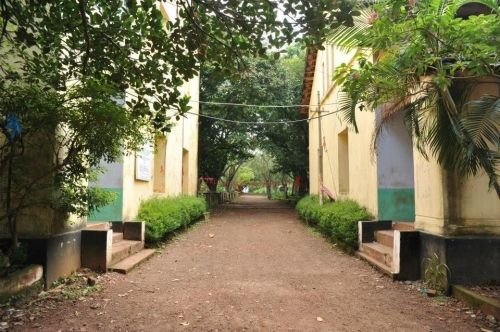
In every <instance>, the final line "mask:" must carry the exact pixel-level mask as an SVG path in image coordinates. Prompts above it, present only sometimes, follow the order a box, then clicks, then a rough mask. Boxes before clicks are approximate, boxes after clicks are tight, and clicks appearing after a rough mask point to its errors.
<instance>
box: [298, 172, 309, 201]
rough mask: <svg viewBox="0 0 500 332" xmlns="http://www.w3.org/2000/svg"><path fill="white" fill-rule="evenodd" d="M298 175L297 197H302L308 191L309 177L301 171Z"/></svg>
mask: <svg viewBox="0 0 500 332" xmlns="http://www.w3.org/2000/svg"><path fill="white" fill-rule="evenodd" d="M299 175H300V184H299V195H300V196H304V195H306V194H307V192H308V190H309V177H308V176H307V172H306V171H301V172H300V173H299Z"/></svg>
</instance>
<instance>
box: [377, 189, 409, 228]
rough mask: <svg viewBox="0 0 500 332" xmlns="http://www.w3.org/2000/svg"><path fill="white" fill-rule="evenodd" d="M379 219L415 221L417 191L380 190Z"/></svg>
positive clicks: (378, 192) (378, 198)
mask: <svg viewBox="0 0 500 332" xmlns="http://www.w3.org/2000/svg"><path fill="white" fill-rule="evenodd" d="M377 194H378V197H377V200H378V219H380V220H405V221H414V220H415V189H413V188H379V189H378V191H377Z"/></svg>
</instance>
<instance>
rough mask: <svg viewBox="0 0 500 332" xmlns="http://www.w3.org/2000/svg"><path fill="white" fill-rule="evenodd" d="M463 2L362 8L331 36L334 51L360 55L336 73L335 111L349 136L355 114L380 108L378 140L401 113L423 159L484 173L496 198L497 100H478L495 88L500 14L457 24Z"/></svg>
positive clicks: (495, 9)
mask: <svg viewBox="0 0 500 332" xmlns="http://www.w3.org/2000/svg"><path fill="white" fill-rule="evenodd" d="M468 2H470V1H463V0H453V1H449V0H422V1H414V2H407V1H400V0H383V1H378V2H376V3H375V4H373V6H372V7H362V8H360V10H361V11H362V14H361V15H360V16H359V17H357V18H356V19H355V22H354V23H355V24H354V27H340V28H337V29H334V30H333V31H332V32H331V35H330V41H331V42H332V43H334V44H337V45H341V46H343V47H344V48H347V49H358V52H357V53H356V56H355V58H356V60H357V61H355V62H354V63H357V64H359V65H358V66H357V67H353V66H347V65H342V66H340V67H339V68H338V70H337V71H336V73H335V77H334V79H335V80H336V82H337V83H338V84H342V89H343V93H344V95H343V96H342V97H341V98H340V103H341V106H340V109H341V111H342V112H343V115H344V118H345V119H346V120H347V121H348V122H349V123H350V124H352V125H353V127H354V129H355V130H357V125H356V110H358V109H359V110H361V111H363V110H367V109H376V108H377V107H378V106H380V105H383V104H385V105H384V107H383V109H382V110H381V111H380V112H381V117H380V119H381V121H380V125H379V127H378V128H377V135H378V134H379V133H380V132H381V131H382V130H383V127H384V125H385V124H386V123H388V122H389V121H390V120H391V118H392V116H393V115H395V114H396V113H403V114H404V118H405V123H406V126H407V128H408V131H409V132H410V133H411V134H412V136H413V140H414V142H415V145H416V146H417V148H418V149H419V150H420V151H421V152H422V153H423V154H424V156H427V155H428V154H432V155H433V156H435V157H436V158H437V160H438V162H439V163H440V164H441V165H442V166H443V167H444V168H446V169H448V170H451V171H454V172H456V173H458V174H459V175H461V176H464V177H466V176H473V175H477V174H479V173H480V172H485V173H486V174H487V175H488V176H489V179H490V188H495V190H496V191H497V194H498V195H499V197H500V185H499V182H498V169H499V168H498V166H499V160H500V155H499V150H498V147H499V146H500V136H499V135H498V125H499V122H500V113H499V112H498V103H497V104H496V105H495V101H496V100H498V97H492V96H488V95H487V94H485V93H483V94H482V95H480V94H479V96H478V93H477V92H478V91H480V90H479V89H483V91H486V90H484V87H486V86H487V84H497V85H498V84H499V83H498V79H499V78H500V72H499V67H498V63H499V61H500V37H499V36H500V24H498V21H499V17H500V16H499V15H500V6H499V5H498V3H497V2H496V1H489V0H488V1H482V2H481V3H483V4H485V5H487V6H489V7H490V9H491V10H488V11H487V12H486V13H485V14H489V15H473V16H470V17H468V18H466V19H462V18H460V17H456V12H457V9H458V8H459V7H460V6H461V5H463V4H464V3H468ZM361 49H362V50H363V51H361ZM372 58H375V60H376V61H375V62H372V61H370V60H371V59H372ZM473 90H474V91H473ZM472 96H474V98H475V100H472V101H471V100H470V99H471V97H472ZM375 144H376V140H375Z"/></svg>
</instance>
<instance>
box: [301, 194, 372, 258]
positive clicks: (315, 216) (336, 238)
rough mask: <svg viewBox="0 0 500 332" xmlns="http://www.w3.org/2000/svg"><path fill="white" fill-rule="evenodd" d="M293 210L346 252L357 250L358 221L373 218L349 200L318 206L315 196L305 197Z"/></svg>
mask: <svg viewBox="0 0 500 332" xmlns="http://www.w3.org/2000/svg"><path fill="white" fill-rule="evenodd" d="M295 208H296V210H297V213H298V215H299V217H300V218H301V219H303V220H305V221H307V222H308V223H309V224H310V225H312V226H314V227H316V228H317V229H319V230H320V231H321V232H322V233H323V234H325V235H326V236H328V237H329V238H330V239H331V240H332V241H333V242H335V243H338V244H340V245H341V246H342V247H343V248H344V249H347V250H348V251H351V250H356V249H357V246H358V221H360V220H371V219H372V218H373V217H372V215H371V214H370V213H369V212H368V210H366V208H364V207H362V206H360V205H359V204H358V203H357V202H356V201H353V200H351V199H343V200H339V201H336V202H325V203H324V204H323V206H320V205H319V200H318V197H317V196H306V197H304V198H302V199H301V200H300V201H299V202H298V203H297V205H296V207H295Z"/></svg>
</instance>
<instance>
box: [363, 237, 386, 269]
mask: <svg viewBox="0 0 500 332" xmlns="http://www.w3.org/2000/svg"><path fill="white" fill-rule="evenodd" d="M360 251H361V252H363V253H365V254H367V255H368V256H370V257H371V258H373V259H374V260H376V261H378V262H379V263H381V264H383V265H386V266H388V267H389V269H390V268H391V267H392V248H391V247H388V246H385V245H383V244H380V243H378V242H371V243H363V244H362V245H361V246H360Z"/></svg>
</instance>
